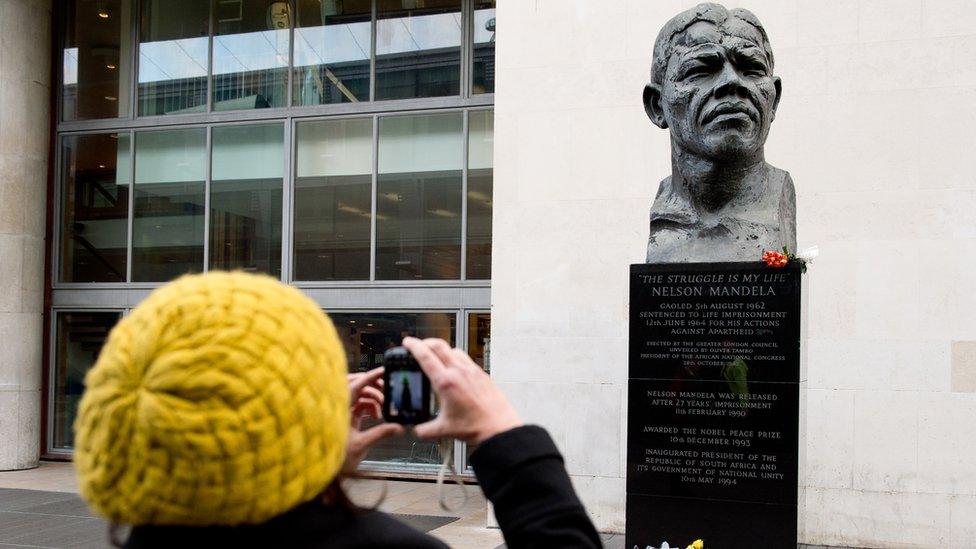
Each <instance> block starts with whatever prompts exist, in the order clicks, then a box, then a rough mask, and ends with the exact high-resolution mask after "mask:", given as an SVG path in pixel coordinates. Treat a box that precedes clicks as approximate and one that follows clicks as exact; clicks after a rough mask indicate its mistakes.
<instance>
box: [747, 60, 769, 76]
mask: <svg viewBox="0 0 976 549" xmlns="http://www.w3.org/2000/svg"><path fill="white" fill-rule="evenodd" d="M742 73H743V74H745V75H746V76H755V77H762V76H766V65H763V64H762V63H759V62H755V61H754V62H746V63H744V64H743V65H742Z"/></svg>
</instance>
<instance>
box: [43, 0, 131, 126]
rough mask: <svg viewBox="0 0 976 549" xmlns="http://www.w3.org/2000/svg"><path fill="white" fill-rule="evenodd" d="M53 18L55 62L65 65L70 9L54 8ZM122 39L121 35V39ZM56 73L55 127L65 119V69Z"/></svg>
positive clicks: (61, 65) (52, 30)
mask: <svg viewBox="0 0 976 549" xmlns="http://www.w3.org/2000/svg"><path fill="white" fill-rule="evenodd" d="M52 19H53V20H52V23H53V24H52V28H51V32H56V33H58V36H57V37H56V38H55V39H54V43H55V47H56V48H57V51H56V52H55V53H54V56H53V57H54V62H55V63H57V64H58V65H57V66H58V67H64V50H65V45H66V44H67V41H68V33H67V29H68V10H57V9H56V10H54V13H53V14H52ZM122 39H123V38H122V37H121V36H119V40H122ZM54 74H56V75H57V77H56V78H55V79H54V82H52V84H51V85H52V86H57V90H56V91H55V93H54V96H55V97H57V104H56V105H55V106H54V121H55V127H57V126H58V125H60V124H61V121H62V120H64V70H63V69H62V70H55V71H54Z"/></svg>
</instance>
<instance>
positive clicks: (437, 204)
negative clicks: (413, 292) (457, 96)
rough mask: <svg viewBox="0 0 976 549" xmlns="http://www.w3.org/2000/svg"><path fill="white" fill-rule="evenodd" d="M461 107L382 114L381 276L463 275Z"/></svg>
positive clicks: (379, 185)
mask: <svg viewBox="0 0 976 549" xmlns="http://www.w3.org/2000/svg"><path fill="white" fill-rule="evenodd" d="M461 125H462V118H461V113H448V114H432V115H421V116H395V117H386V118H380V127H379V131H380V135H379V174H378V178H377V190H376V278H377V279H378V280H413V279H458V278H460V275H461V156H462V150H463V144H462V140H461Z"/></svg>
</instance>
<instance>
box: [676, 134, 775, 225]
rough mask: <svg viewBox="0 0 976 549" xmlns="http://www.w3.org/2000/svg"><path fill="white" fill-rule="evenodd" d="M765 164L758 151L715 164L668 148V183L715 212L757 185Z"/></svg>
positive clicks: (699, 204) (712, 161)
mask: <svg viewBox="0 0 976 549" xmlns="http://www.w3.org/2000/svg"><path fill="white" fill-rule="evenodd" d="M765 167H766V161H765V158H764V156H763V152H762V150H760V151H759V152H758V153H757V154H756V155H754V156H751V157H749V158H745V159H742V160H741V161H737V162H724V161H723V162H718V161H715V160H712V159H708V158H705V157H702V156H697V155H695V154H693V153H690V152H688V151H686V150H681V149H679V148H678V147H676V146H675V145H673V144H672V154H671V183H672V185H680V186H682V187H684V188H685V189H687V190H688V194H689V195H690V196H691V199H692V200H694V201H695V203H696V204H697V205H698V206H699V207H701V208H704V209H705V210H706V211H716V210H719V209H721V208H723V207H724V206H725V205H726V204H728V203H729V202H730V201H732V200H734V199H735V198H737V197H739V196H741V195H742V194H743V193H744V192H745V191H746V190H747V188H755V186H754V185H751V183H753V182H755V181H761V179H762V177H763V171H764V170H765Z"/></svg>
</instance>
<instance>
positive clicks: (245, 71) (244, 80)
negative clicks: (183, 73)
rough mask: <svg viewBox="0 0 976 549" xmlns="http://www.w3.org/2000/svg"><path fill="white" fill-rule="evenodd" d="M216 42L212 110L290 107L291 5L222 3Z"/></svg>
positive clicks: (248, 0) (244, 0) (264, 0)
mask: <svg viewBox="0 0 976 549" xmlns="http://www.w3.org/2000/svg"><path fill="white" fill-rule="evenodd" d="M215 10H216V11H215V12H214V19H215V26H214V42H213V74H214V76H213V110H215V111H225V110H233V109H263V108H268V107H284V106H287V104H288V96H287V93H288V91H287V90H288V39H289V37H288V35H289V33H290V32H291V30H290V29H291V5H290V4H289V3H288V2H268V0H217V3H216V5H215Z"/></svg>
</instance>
